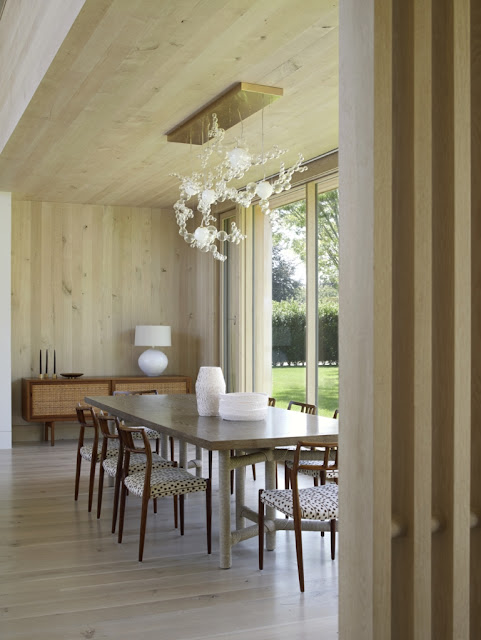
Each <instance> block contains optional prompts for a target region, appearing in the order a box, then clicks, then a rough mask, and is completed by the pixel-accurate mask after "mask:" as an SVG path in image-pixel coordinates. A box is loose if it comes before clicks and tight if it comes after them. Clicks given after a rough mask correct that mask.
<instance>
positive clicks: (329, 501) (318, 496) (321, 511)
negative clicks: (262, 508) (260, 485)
mask: <svg viewBox="0 0 481 640" xmlns="http://www.w3.org/2000/svg"><path fill="white" fill-rule="evenodd" d="M260 499H261V501H262V502H264V504H266V505H267V506H268V507H274V509H277V511H280V512H281V513H283V514H285V515H286V516H289V517H291V518H293V517H294V509H293V504H292V491H291V490H290V489H289V490H286V489H269V490H264V491H262V492H261V494H260ZM299 505H300V508H301V518H304V519H308V520H334V519H337V517H338V513H339V505H338V486H337V484H325V485H322V486H320V487H310V488H308V489H300V490H299Z"/></svg>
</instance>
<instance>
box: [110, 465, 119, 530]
mask: <svg viewBox="0 0 481 640" xmlns="http://www.w3.org/2000/svg"><path fill="white" fill-rule="evenodd" d="M119 497H120V473H117V474H116V476H115V489H114V508H113V511H112V533H115V527H116V525H117V514H118V510H119Z"/></svg>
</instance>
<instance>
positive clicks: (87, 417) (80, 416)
mask: <svg viewBox="0 0 481 640" xmlns="http://www.w3.org/2000/svg"><path fill="white" fill-rule="evenodd" d="M75 411H76V412H77V420H78V422H79V424H80V432H79V437H78V450H79V451H80V448H81V447H83V445H84V438H85V429H87V428H89V429H93V431H94V432H93V434H92V435H93V438H94V443H93V447H94V451H95V450H96V447H97V446H98V441H99V430H98V424H97V422H96V420H95V413H94V411H93V409H92V407H90V406H85V405H79V406H77V407H75Z"/></svg>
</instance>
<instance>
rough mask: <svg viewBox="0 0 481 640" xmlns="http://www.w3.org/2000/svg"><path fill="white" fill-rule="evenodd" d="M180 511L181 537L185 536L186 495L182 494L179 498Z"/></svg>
mask: <svg viewBox="0 0 481 640" xmlns="http://www.w3.org/2000/svg"><path fill="white" fill-rule="evenodd" d="M179 503H180V505H179V507H180V508H179V511H180V535H181V536H183V535H184V494H183V493H181V494H180V496H179Z"/></svg>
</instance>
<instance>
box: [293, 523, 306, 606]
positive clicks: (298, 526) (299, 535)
mask: <svg viewBox="0 0 481 640" xmlns="http://www.w3.org/2000/svg"><path fill="white" fill-rule="evenodd" d="M294 533H295V536H296V556H297V572H298V574H299V587H300V589H301V592H302V593H304V563H303V560H302V529H301V520H300V518H299V517H296V514H295V513H294Z"/></svg>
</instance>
